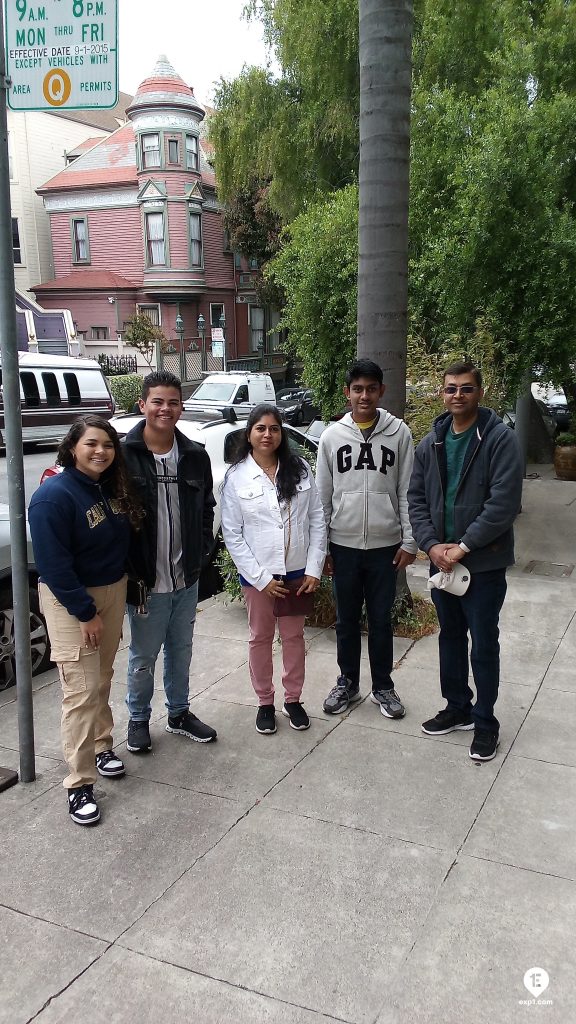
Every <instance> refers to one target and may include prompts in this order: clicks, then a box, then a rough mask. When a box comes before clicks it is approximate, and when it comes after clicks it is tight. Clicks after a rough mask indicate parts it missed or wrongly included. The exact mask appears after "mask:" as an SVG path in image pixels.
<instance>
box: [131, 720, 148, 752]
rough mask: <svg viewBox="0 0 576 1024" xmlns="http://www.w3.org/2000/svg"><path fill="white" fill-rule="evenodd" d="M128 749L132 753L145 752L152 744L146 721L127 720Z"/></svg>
mask: <svg viewBox="0 0 576 1024" xmlns="http://www.w3.org/2000/svg"><path fill="white" fill-rule="evenodd" d="M126 746H127V747H128V750H129V751H130V752H131V753H132V754H145V753H146V752H147V751H148V750H150V747H151V746H152V740H151V739H150V726H149V725H148V722H134V721H132V719H130V721H129V722H128V742H127V743H126Z"/></svg>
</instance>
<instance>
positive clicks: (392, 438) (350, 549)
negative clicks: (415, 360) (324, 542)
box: [316, 359, 417, 718]
mask: <svg viewBox="0 0 576 1024" xmlns="http://www.w3.org/2000/svg"><path fill="white" fill-rule="evenodd" d="M384 390H385V388H384V383H383V374H382V370H381V368H380V367H379V366H378V365H377V364H376V363H374V362H372V360H370V359H359V360H357V361H356V362H355V363H353V364H352V366H351V367H350V368H349V370H348V372H347V374H346V386H345V388H344V394H345V395H346V398H347V399H348V400H349V402H350V405H351V406H352V411H351V412H350V413H347V414H346V415H345V416H343V418H342V419H341V420H340V421H339V422H337V423H333V424H331V425H330V426H329V427H328V428H327V429H326V430H325V431H324V433H323V434H322V436H321V438H320V446H319V449H318V461H317V467H316V483H317V486H318V491H319V494H320V498H321V500H322V504H323V506H324V515H325V519H326V526H327V528H328V539H329V542H330V555H329V558H328V560H327V562H328V564H327V566H326V571H328V572H330V571H333V573H334V586H335V591H336V602H337V622H336V641H337V657H338V666H339V669H340V675H339V676H338V679H337V680H336V685H335V686H334V687H333V689H332V690H331V691H330V693H329V694H328V696H327V697H326V700H325V701H324V711H325V712H326V713H327V714H330V715H336V714H341V713H342V712H343V711H345V710H346V708H347V707H348V705H349V703H350V702H351V701H356V700H359V698H360V652H361V633H360V622H361V616H362V606H363V604H364V603H365V604H366V612H367V616H368V655H369V659H370V672H371V676H372V694H371V699H372V701H373V702H374V703H375V704H377V705H379V707H380V711H381V712H382V714H383V715H384V716H385V717H386V718H402V717H403V715H404V714H405V711H404V707H403V705H402V703H401V701H400V698H399V697H398V694H397V693H396V691H395V690H394V684H393V682H392V678H391V675H390V673H391V671H392V663H393V646H392V645H393V636H392V623H391V620H390V613H391V611H392V605H393V603H394V597H395V594H396V574H397V571H398V570H399V569H403V568H405V566H407V565H409V564H410V563H411V562H413V561H414V558H415V557H416V551H417V546H416V543H415V542H414V539H413V537H412V530H411V527H410V520H409V517H408V500H407V490H408V483H409V480H410V473H411V470H412V463H413V459H414V447H413V444H412V435H411V434H410V431H409V429H408V427H407V426H406V424H405V423H404V422H403V420H399V419H396V417H395V416H392V415H391V414H390V413H389V412H386V410H385V409H379V408H378V402H379V400H380V399H381V397H382V395H383V394H384Z"/></svg>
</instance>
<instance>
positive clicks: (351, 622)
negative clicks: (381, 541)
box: [330, 544, 399, 690]
mask: <svg viewBox="0 0 576 1024" xmlns="http://www.w3.org/2000/svg"><path fill="white" fill-rule="evenodd" d="M398 547H399V545H398V544H394V545H393V546H392V547H389V548H372V549H371V550H369V551H364V550H360V549H358V548H345V547H342V546H341V545H340V544H331V545H330V554H331V555H332V559H333V562H334V589H335V591H336V604H337V619H336V642H337V651H338V666H339V668H340V672H341V674H342V675H343V676H347V677H348V679H350V681H351V682H352V683H353V685H354V686H355V687H356V686H358V685H359V682H360V652H361V644H362V639H361V635H360V619H361V616H362V605H363V604H364V603H366V612H367V616H368V656H369V658H370V671H371V674H372V689H373V690H391V689H392V687H393V685H394V684H393V682H392V679H391V678H390V673H391V671H392V664H393V636H392V623H391V621H390V612H391V611H392V605H393V604H394V597H395V595H396V569H395V568H394V565H393V564H392V563H393V558H394V555H395V554H396V552H397V551H398Z"/></svg>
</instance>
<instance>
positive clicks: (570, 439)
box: [554, 433, 576, 448]
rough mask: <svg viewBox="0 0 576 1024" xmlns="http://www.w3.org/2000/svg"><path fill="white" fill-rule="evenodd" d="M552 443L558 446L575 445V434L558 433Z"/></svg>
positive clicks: (571, 446)
mask: <svg viewBox="0 0 576 1024" xmlns="http://www.w3.org/2000/svg"><path fill="white" fill-rule="evenodd" d="M554 443H555V444H556V446H557V447H560V448H573V447H574V446H575V445H576V434H570V433H565V434H558V437H557V438H556V441H555V442H554Z"/></svg>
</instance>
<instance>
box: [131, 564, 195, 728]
mask: <svg viewBox="0 0 576 1024" xmlns="http://www.w3.org/2000/svg"><path fill="white" fill-rule="evenodd" d="M197 601H198V584H197V583H195V584H194V586H193V587H185V588H183V589H182V590H174V591H173V592H172V593H171V594H150V596H149V598H148V615H137V614H136V608H134V607H133V606H132V605H128V618H129V620H130V631H131V640H130V652H129V658H128V694H127V697H126V703H127V705H128V710H129V712H130V718H131V719H132V720H133V721H135V722H148V721H149V720H150V715H151V713H152V708H151V702H152V695H153V693H154V666H155V665H156V659H157V658H158V655H159V653H160V648H161V647H162V644H164V691H165V693H166V707H167V708H168V714H169V715H170V716H171V717H175V716H176V715H180V714H181V713H182V712H183V711H187V710H188V706H189V682H188V673H189V670H190V662H191V660H192V636H193V633H194V623H195V621H196V604H197Z"/></svg>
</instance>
